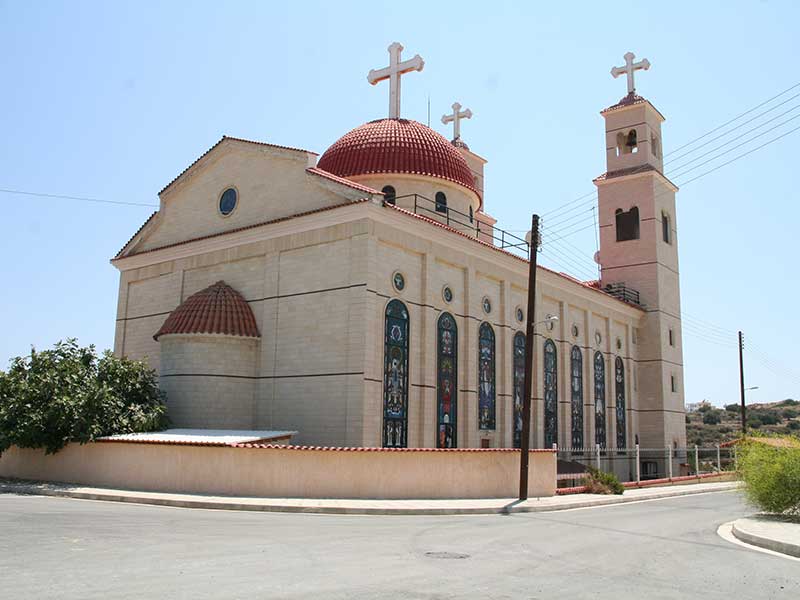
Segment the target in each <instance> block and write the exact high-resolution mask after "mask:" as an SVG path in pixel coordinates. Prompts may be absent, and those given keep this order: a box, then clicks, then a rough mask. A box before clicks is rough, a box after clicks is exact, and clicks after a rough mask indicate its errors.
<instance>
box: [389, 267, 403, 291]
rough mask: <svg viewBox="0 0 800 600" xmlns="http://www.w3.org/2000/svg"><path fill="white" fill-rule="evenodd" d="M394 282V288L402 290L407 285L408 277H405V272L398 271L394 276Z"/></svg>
mask: <svg viewBox="0 0 800 600" xmlns="http://www.w3.org/2000/svg"><path fill="white" fill-rule="evenodd" d="M392 284H394V288H395V289H396V290H397V291H398V292H402V291H403V288H404V287H406V278H405V277H403V274H402V273H401V272H400V271H397V272H396V273H395V274H394V275H393V276H392Z"/></svg>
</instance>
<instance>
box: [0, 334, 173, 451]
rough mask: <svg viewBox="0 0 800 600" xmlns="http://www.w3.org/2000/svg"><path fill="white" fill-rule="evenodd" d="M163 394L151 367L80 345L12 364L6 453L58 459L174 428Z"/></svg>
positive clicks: (3, 403) (0, 406)
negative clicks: (103, 442) (111, 438)
mask: <svg viewBox="0 0 800 600" xmlns="http://www.w3.org/2000/svg"><path fill="white" fill-rule="evenodd" d="M163 400H164V398H163V394H162V393H161V392H160V391H159V389H158V385H157V384H156V378H155V372H154V371H153V370H152V369H150V368H149V367H148V366H147V365H146V364H145V363H143V362H140V361H134V360H129V359H127V358H118V357H116V356H114V355H113V354H112V353H111V352H108V351H106V352H105V353H103V355H102V356H101V357H99V358H98V356H97V352H96V351H95V348H94V346H89V347H87V348H81V347H79V346H78V343H77V341H76V340H75V339H68V340H66V341H62V342H58V343H57V344H56V345H55V347H54V348H53V349H52V350H44V351H42V352H37V351H36V350H35V349H31V354H30V356H26V357H16V358H14V359H12V361H11V365H10V368H9V370H8V372H6V373H4V372H2V371H0V453H2V452H3V451H5V450H7V449H8V448H9V447H11V446H12V445H15V446H19V447H21V448H44V449H45V451H46V452H47V453H48V454H52V453H55V452H58V450H60V449H61V448H63V447H64V446H65V445H66V444H68V443H69V442H80V443H82V444H83V443H86V442H91V441H93V440H95V439H97V438H98V437H102V436H105V435H111V434H115V433H131V432H138V431H157V430H160V429H164V428H165V427H166V426H167V424H168V420H167V416H166V407H165V406H164V401H163Z"/></svg>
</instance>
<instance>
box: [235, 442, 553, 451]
mask: <svg viewBox="0 0 800 600" xmlns="http://www.w3.org/2000/svg"><path fill="white" fill-rule="evenodd" d="M231 446H233V447H234V448H259V449H274V450H320V451H326V452H519V448H379V447H374V446H364V447H361V446H349V447H348V446H295V445H287V446H281V445H278V444H231ZM529 452H548V453H553V452H557V450H553V449H552V448H531V449H530V451H529Z"/></svg>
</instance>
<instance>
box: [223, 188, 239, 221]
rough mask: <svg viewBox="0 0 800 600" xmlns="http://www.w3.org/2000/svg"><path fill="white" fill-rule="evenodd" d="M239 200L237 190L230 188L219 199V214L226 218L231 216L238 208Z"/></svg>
mask: <svg viewBox="0 0 800 600" xmlns="http://www.w3.org/2000/svg"><path fill="white" fill-rule="evenodd" d="M237 199H238V197H237V194H236V190H235V189H233V188H228V189H227V190H225V191H224V192H222V196H220V197H219V212H221V213H222V214H223V215H226V216H227V215H229V214H231V213H232V212H233V209H235V208H236V201H237Z"/></svg>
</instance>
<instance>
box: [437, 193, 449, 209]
mask: <svg viewBox="0 0 800 600" xmlns="http://www.w3.org/2000/svg"><path fill="white" fill-rule="evenodd" d="M436 212H440V213H446V212H447V196H445V195H444V192H436Z"/></svg>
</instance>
